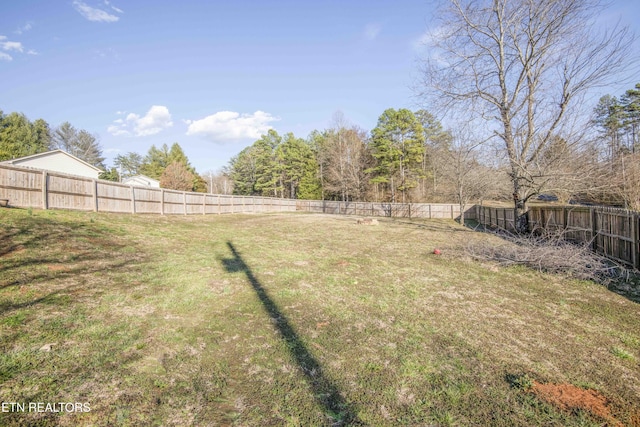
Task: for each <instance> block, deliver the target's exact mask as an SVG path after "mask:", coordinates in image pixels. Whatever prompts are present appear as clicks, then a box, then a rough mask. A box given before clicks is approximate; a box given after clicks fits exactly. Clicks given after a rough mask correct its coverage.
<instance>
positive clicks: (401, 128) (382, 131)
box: [371, 108, 424, 203]
mask: <svg viewBox="0 0 640 427" xmlns="http://www.w3.org/2000/svg"><path fill="white" fill-rule="evenodd" d="M371 133H372V150H373V157H375V158H376V159H377V160H378V164H377V166H375V167H374V168H372V169H371V172H374V173H375V175H376V176H375V177H374V178H373V179H372V182H374V183H383V184H385V185H387V187H388V189H389V191H390V199H391V201H392V202H396V201H397V192H398V191H400V193H401V196H402V197H401V200H400V201H401V202H402V203H404V202H405V201H406V200H407V191H408V190H410V189H411V188H414V187H415V186H416V185H417V180H418V178H419V177H420V176H421V168H420V166H421V163H422V156H423V153H424V129H423V128H422V125H421V124H420V122H419V121H418V119H417V118H416V116H415V115H414V114H413V112H411V111H410V110H407V109H400V110H397V111H396V110H395V109H393V108H389V109H387V110H385V112H384V113H382V115H381V116H380V118H379V119H378V125H377V126H376V127H375V128H374V129H373V131H372V132H371Z"/></svg>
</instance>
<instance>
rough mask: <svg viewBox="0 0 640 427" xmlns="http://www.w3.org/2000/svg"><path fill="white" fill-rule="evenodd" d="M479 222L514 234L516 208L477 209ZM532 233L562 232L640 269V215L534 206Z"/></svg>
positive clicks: (597, 208)
mask: <svg viewBox="0 0 640 427" xmlns="http://www.w3.org/2000/svg"><path fill="white" fill-rule="evenodd" d="M475 210H476V217H477V221H478V222H479V223H481V224H484V225H486V226H489V227H496V228H502V229H504V230H508V231H513V230H514V229H515V227H514V210H513V208H503V207H491V206H475ZM527 215H528V219H529V231H532V232H535V231H544V232H548V233H554V232H558V233H560V235H561V236H562V237H563V238H564V239H565V240H568V241H572V242H577V243H589V244H590V245H591V248H592V249H593V251H595V252H596V253H599V254H601V255H604V256H605V257H607V258H610V259H612V260H615V261H617V262H620V263H622V264H625V265H627V266H629V267H633V268H635V269H640V246H639V245H640V243H639V242H640V234H639V230H640V222H639V221H640V212H635V211H630V210H626V209H617V208H608V207H604V206H571V205H569V206H546V205H545V206H531V207H529V210H528V212H527Z"/></svg>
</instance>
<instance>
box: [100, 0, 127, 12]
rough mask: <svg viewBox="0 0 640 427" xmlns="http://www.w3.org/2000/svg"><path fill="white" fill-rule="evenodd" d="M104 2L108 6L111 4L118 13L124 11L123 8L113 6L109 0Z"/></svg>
mask: <svg viewBox="0 0 640 427" xmlns="http://www.w3.org/2000/svg"><path fill="white" fill-rule="evenodd" d="M104 4H105V5H106V6H109V7H110V8H111V9H113V10H115V11H116V12H118V13H124V11H123V10H122V9H118V8H117V7H115V6H113V5H112V4H111V2H110V1H109V0H104Z"/></svg>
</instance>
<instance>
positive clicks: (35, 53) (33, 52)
mask: <svg viewBox="0 0 640 427" xmlns="http://www.w3.org/2000/svg"><path fill="white" fill-rule="evenodd" d="M27 55H38V52H36V51H35V50H33V49H29V50H28V51H27Z"/></svg>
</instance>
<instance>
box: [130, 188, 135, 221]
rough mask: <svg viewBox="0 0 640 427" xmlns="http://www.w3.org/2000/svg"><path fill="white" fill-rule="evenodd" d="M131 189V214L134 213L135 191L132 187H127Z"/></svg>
mask: <svg viewBox="0 0 640 427" xmlns="http://www.w3.org/2000/svg"><path fill="white" fill-rule="evenodd" d="M129 188H130V189H131V213H132V214H135V213H136V191H135V189H134V188H133V185H132V186H130V187H129Z"/></svg>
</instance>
